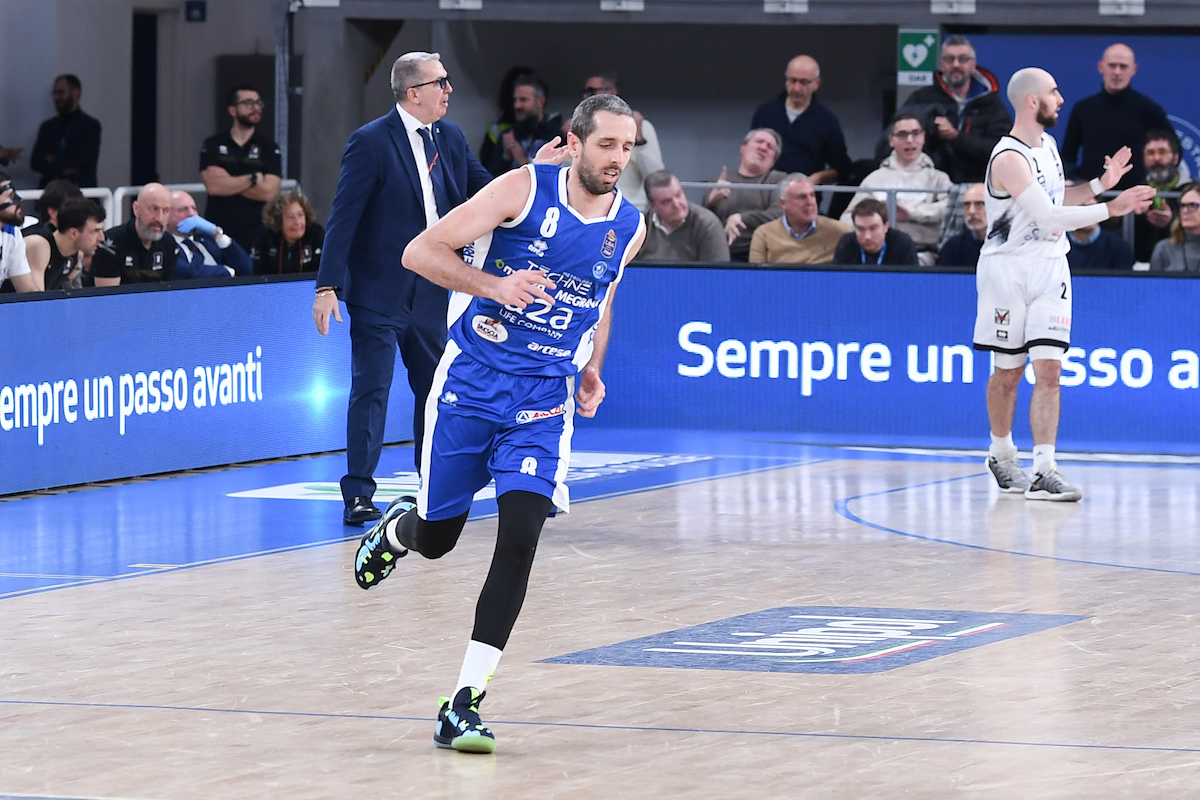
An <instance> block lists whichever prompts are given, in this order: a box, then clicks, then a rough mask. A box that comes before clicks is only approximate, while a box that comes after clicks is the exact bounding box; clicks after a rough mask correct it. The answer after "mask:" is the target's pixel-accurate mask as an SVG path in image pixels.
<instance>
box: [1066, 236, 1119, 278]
mask: <svg viewBox="0 0 1200 800" xmlns="http://www.w3.org/2000/svg"><path fill="white" fill-rule="evenodd" d="M1067 238H1068V239H1070V240H1071V250H1070V251H1069V252H1068V253H1067V263H1069V264H1070V265H1071V272H1076V271H1077V270H1107V271H1111V272H1130V271H1132V270H1133V247H1131V246H1130V244H1129V242H1127V241H1125V240H1124V239H1123V238H1122V237H1120V236H1118V235H1117V234H1115V233H1112V232H1111V231H1106V230H1104V229H1102V228H1101V227H1100V226H1099V225H1089V226H1087V227H1085V228H1079V229H1078V230H1074V231H1068V232H1067Z"/></svg>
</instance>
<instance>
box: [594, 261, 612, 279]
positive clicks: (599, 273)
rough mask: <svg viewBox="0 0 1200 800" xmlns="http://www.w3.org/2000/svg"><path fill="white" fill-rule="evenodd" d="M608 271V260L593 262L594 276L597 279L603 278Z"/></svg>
mask: <svg viewBox="0 0 1200 800" xmlns="http://www.w3.org/2000/svg"><path fill="white" fill-rule="evenodd" d="M606 272H608V262H607V261H597V262H596V263H595V264H592V277H593V278H595V279H596V280H600V279H601V278H603V277H604V273H606Z"/></svg>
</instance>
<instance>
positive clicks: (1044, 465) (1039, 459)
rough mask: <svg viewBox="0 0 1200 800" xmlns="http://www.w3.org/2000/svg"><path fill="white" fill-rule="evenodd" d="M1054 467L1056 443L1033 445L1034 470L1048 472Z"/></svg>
mask: <svg viewBox="0 0 1200 800" xmlns="http://www.w3.org/2000/svg"><path fill="white" fill-rule="evenodd" d="M1053 468H1054V445H1052V444H1035V445H1034V446H1033V471H1034V472H1035V473H1036V472H1047V471H1049V470H1051V469H1053Z"/></svg>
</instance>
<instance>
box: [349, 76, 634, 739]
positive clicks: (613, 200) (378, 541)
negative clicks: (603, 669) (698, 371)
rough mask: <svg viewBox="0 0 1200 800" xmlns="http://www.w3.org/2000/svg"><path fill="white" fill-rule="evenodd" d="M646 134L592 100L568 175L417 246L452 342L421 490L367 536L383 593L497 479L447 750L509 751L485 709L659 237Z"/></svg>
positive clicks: (363, 582) (557, 175) (449, 713)
mask: <svg viewBox="0 0 1200 800" xmlns="http://www.w3.org/2000/svg"><path fill="white" fill-rule="evenodd" d="M636 139H637V126H636V123H635V122H634V117H633V111H632V110H631V109H630V108H629V106H628V105H626V103H625V102H624V101H623V100H621V99H620V98H619V97H616V96H615V95H606V94H602V95H595V96H593V97H589V98H587V99H586V100H584V101H583V102H582V103H580V105H579V107H578V108H576V109H575V114H574V117H573V118H572V120H571V130H570V133H569V134H568V135H567V148H568V151H569V153H570V156H571V158H572V165H571V166H570V167H569V168H568V167H559V166H554V165H548V164H540V165H539V164H531V165H527V166H525V167H522V168H520V169H517V170H514V171H512V172H509V173H506V174H505V175H502V176H501V177H499V178H497V179H496V180H494V181H492V182H491V183H490V184H488V185H487V186H486V187H485V188H484V189H482V190H481V191H480V192H479V193H478V194H476V195H475V197H474V198H472V199H471V200H468V201H467V202H466V203H464V204H463V205H461V206H459V207H458V208H456V209H454V210H453V211H451V212H450V213H449V214H447V215H446V216H445V217H444V218H442V219H441V220H440V221H439V222H437V223H436V224H435V225H433V226H432V227H430V228H429V229H428V230H426V231H425V232H424V233H422V234H420V235H419V236H417V237H416V238H415V239H413V241H412V242H411V243H410V244H409V245H408V247H407V249H406V250H405V251H404V266H405V267H407V268H408V269H410V270H412V271H413V272H416V273H418V274H420V275H423V276H424V277H426V278H428V279H429V280H431V281H432V282H434V283H436V284H438V285H440V286H444V287H446V288H448V289H451V290H452V291H453V295H452V296H451V299H450V309H449V320H450V324H449V329H450V336H449V341H448V342H447V344H446V352H445V354H444V355H443V356H442V360H441V362H440V363H439V365H438V368H437V371H436V373H435V375H434V379H433V388H432V389H431V390H430V393H429V399H428V401H427V402H426V405H425V437H424V443H423V444H424V446H423V449H422V455H421V489H420V491H419V493H418V496H417V497H416V498H412V497H403V498H398V499H397V500H396V501H394V502H393V503H392V504H391V505H390V506H388V509H387V511H386V512H385V513H384V515H383V517H382V519H380V520H379V522H378V523H377V524H376V525H375V527H374V528H373V529H372V530H371V531H370V532H368V533H367V535H366V536H364V537H363V539H362V543H361V544H360V546H359V548H358V551H357V553H356V555H355V559H354V575H355V579H356V580H357V581H358V584H359V585H360V586H361V587H362V588H364V589H369V588H371V587H372V586H375V585H376V584H378V583H379V582H380V581H382V580H383V579H384V578H386V577H387V576H388V575H389V574H390V573H391V571H392V570H393V568H394V567H395V566H396V562H397V559H399V558H401V557H402V556H404V555H406V554H407V553H408V551H409V550H415V551H416V552H418V553H420V554H421V555H423V556H425V557H426V558H440V557H441V556H443V555H445V554H446V553H448V552H450V550H452V549H453V548H454V545H455V544H456V543H457V541H458V537H459V534H460V533H461V532H462V529H463V525H465V524H466V521H467V514H468V513H469V511H470V507H471V499H472V497H473V496H474V494H475V493H476V492H477V491H479V490H480V489H482V488H483V487H484V486H486V485H487V483H488V481H489V480H491V479H495V481H496V497H497V501H496V502H497V505H498V506H499V528H498V532H497V536H496V550H495V553H494V555H493V557H492V564H491V568H490V570H489V572H488V576H487V580H486V582H485V583H484V586H483V590H482V592H481V593H480V595H479V600H478V602H477V604H476V607H475V627H474V631H473V632H472V634H471V639H470V641H469V642H468V644H467V653H466V657H465V658H464V660H463V665H462V670H461V671H460V673H459V678H458V684H457V685H456V686H455V689H454V692H453V693H452V694H451V696H450V697H449V698H443V699H442V704H441V709H440V711H439V712H438V723H437V728H436V730H435V733H434V737H433V739H434V742H435V743H436V744H437V745H438V746H439V747H444V748H451V749H454V750H460V751H463V752H468V753H491V752H494V751H495V749H496V740H495V738H494V736H493V735H492V732H491V731H490V730H488V728H486V727H485V726H484V725H483V722H482V721H481V720H480V717H479V704H480V702H481V701H482V700H483V697H484V688H485V687H486V686H487V683H488V681H489V680H490V678H491V677H492V673H493V672H494V671H495V669H496V666H497V664H498V663H499V661H500V655H501V652H502V651H503V649H504V646H505V645H506V644H507V642H508V637H509V634H510V633H511V632H512V629H513V625H514V624H515V623H516V620H517V615H518V613H519V612H520V610H521V604H522V602H523V601H524V599H525V589H526V586H527V584H528V580H529V571H530V568H531V567H532V565H533V556H534V552H535V550H536V548H537V542H538V537H539V535H540V534H541V530H542V524H543V523H544V522H545V521H546V517H547V515H549V514H550V513H551V510H552V509H557V510H559V511H562V512H566V511H567V510H568V506H569V499H568V494H567V487H566V485H565V483H564V479H565V477H566V474H567V466H568V464H569V461H570V450H571V432H572V429H573V423H572V420H573V416H574V414H575V412H576V411H577V410H578V412H579V413H580V414H582V415H583V416H585V417H592V416H594V415H595V414H596V409H597V407H598V406H599V405H600V402H601V401H602V400H603V399H604V382H603V381H602V380H601V379H600V368H601V365H602V364H603V363H604V353H605V350H606V348H607V345H608V334H609V328H610V326H611V324H612V300H613V292H614V290H615V289H616V286H617V283H618V282H619V281H620V279H621V274H622V272H623V270H624V268H625V265H626V264H628V263H629V261H630V260H631V259H632V258H633V256H634V255H636V253H637V251H638V249H639V248H640V247H641V246H642V241H643V240H644V238H645V223H644V222H643V218H642V215H641V214H640V213H639V212H638V210H637V208H636V207H635V206H634V205H633V204H632V203H630V202H629V201H628V200H626V199H625V198H624V197H623V196H622V195H621V193H620V192H619V191H617V190H616V184H617V179H618V178H620V177H621V171H622V170H623V169H624V168H625V165H626V163H627V162H628V161H629V155H630V153H631V152H632V150H633V146H634V142H635V141H636ZM460 249H461V250H462V251H463V257H462V258H459V257H458V255H457V254H456V251H458V250H460Z"/></svg>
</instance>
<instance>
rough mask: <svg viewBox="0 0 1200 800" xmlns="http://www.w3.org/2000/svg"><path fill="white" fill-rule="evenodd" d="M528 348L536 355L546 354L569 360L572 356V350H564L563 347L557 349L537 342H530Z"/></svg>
mask: <svg viewBox="0 0 1200 800" xmlns="http://www.w3.org/2000/svg"><path fill="white" fill-rule="evenodd" d="M526 346H527V347H528V348H529V349H530V350H532V351H533V352H535V353H545V354H546V355H548V356H557V357H558V358H567V357H569V356H570V355H571V351H570V350H564V349H563V348H561V347H555V346H554V345H550V344H538V343H537V342H530V343H529V344H528V345H526Z"/></svg>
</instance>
